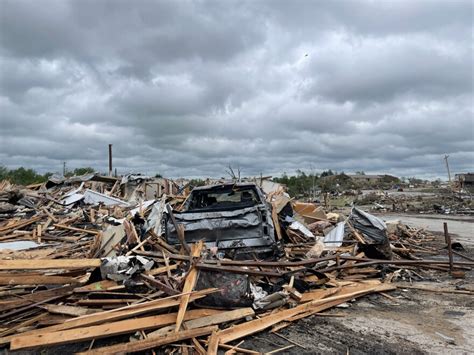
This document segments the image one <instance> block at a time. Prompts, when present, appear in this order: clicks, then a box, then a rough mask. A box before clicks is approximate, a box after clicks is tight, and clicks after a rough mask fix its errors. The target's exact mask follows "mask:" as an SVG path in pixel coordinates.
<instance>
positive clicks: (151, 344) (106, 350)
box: [78, 326, 217, 355]
mask: <svg viewBox="0 0 474 355" xmlns="http://www.w3.org/2000/svg"><path fill="white" fill-rule="evenodd" d="M215 330H217V326H209V327H204V328H198V329H191V330H183V331H180V332H179V333H171V334H169V335H168V336H165V337H158V338H148V339H143V340H138V341H135V342H133V343H125V344H117V345H112V346H107V347H103V348H98V349H94V350H91V351H87V352H83V353H78V354H83V355H84V354H88V355H89V354H117V353H131V352H137V351H144V350H147V349H152V348H156V347H159V346H162V345H166V344H170V343H174V342H177V341H181V340H185V339H190V338H195V337H198V336H202V335H207V334H210V333H212V332H213V331H215Z"/></svg>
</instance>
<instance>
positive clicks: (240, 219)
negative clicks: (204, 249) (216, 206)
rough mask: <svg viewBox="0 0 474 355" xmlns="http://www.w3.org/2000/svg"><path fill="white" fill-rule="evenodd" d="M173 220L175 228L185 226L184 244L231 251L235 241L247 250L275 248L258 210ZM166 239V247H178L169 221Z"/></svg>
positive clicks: (190, 215)
mask: <svg viewBox="0 0 474 355" xmlns="http://www.w3.org/2000/svg"><path fill="white" fill-rule="evenodd" d="M174 216H175V218H176V222H177V223H178V224H183V225H184V228H185V238H186V241H187V242H195V241H198V240H200V239H203V240H204V241H205V242H206V245H207V246H218V247H219V248H230V247H232V243H233V242H234V241H236V240H239V241H242V246H248V247H258V246H271V245H273V244H275V241H274V239H273V238H274V237H273V238H272V237H271V236H272V235H273V234H272V233H273V225H272V224H270V223H269V222H268V223H264V222H263V220H262V212H261V211H260V210H259V209H258V206H255V207H249V208H244V209H239V210H234V211H220V212H216V211H213V212H184V213H175V214H174ZM265 228H266V231H267V234H265V232H264V230H265ZM166 236H167V239H168V242H169V243H171V244H178V243H179V240H178V238H177V235H176V231H175V228H174V226H173V224H172V223H171V221H168V223H167V231H166ZM209 243H211V244H212V245H211V244H209Z"/></svg>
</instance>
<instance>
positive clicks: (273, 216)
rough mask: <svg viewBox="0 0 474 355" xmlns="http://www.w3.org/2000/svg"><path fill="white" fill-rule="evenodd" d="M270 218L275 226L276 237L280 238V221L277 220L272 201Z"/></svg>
mask: <svg viewBox="0 0 474 355" xmlns="http://www.w3.org/2000/svg"><path fill="white" fill-rule="evenodd" d="M272 220H273V226H274V227H275V231H276V235H277V239H278V240H282V238H283V236H282V235H281V227H280V221H279V220H278V213H277V209H276V205H275V203H274V202H273V203H272Z"/></svg>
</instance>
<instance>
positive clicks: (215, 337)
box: [207, 331, 219, 355]
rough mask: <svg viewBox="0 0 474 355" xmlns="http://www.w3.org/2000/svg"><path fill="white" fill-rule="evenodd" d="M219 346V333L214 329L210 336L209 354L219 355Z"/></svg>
mask: <svg viewBox="0 0 474 355" xmlns="http://www.w3.org/2000/svg"><path fill="white" fill-rule="evenodd" d="M218 347H219V334H218V333H217V331H213V332H212V335H211V336H210V337H209V343H208V344H207V355H217V348H218Z"/></svg>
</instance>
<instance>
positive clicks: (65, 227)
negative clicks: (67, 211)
mask: <svg viewBox="0 0 474 355" xmlns="http://www.w3.org/2000/svg"><path fill="white" fill-rule="evenodd" d="M53 225H54V226H55V227H57V228H61V229H68V230H70V231H75V232H81V233H88V234H93V235H97V234H99V233H100V231H97V230H95V231H94V230H90V229H81V228H76V227H70V226H66V225H64V224H58V223H56V224H53Z"/></svg>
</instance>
